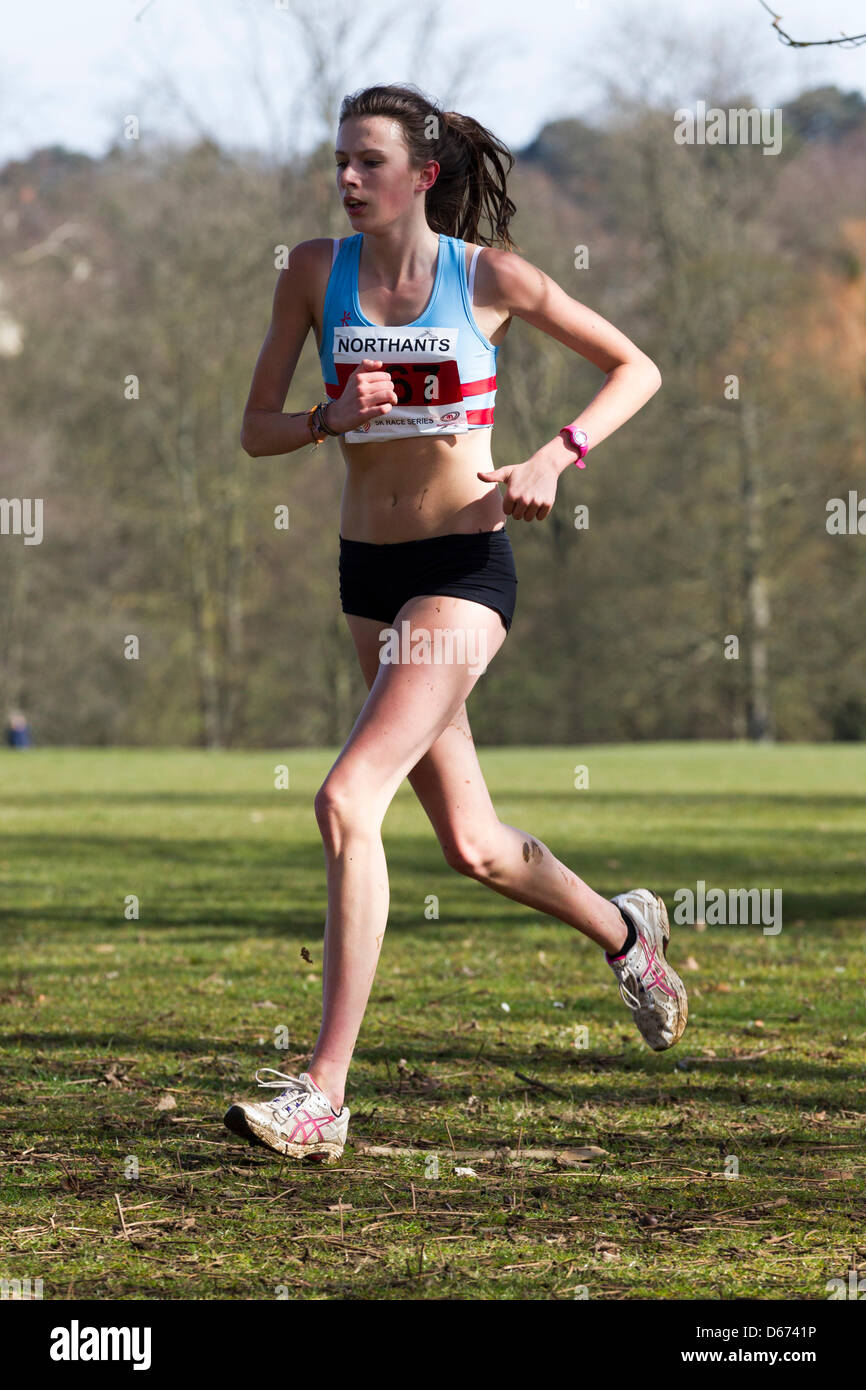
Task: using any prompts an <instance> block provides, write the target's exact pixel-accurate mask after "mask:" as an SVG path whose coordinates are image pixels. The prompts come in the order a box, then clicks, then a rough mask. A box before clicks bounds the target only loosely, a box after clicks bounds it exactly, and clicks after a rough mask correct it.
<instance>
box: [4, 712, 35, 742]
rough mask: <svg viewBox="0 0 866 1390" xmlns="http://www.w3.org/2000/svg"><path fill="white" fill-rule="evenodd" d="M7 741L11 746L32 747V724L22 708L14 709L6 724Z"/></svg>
mask: <svg viewBox="0 0 866 1390" xmlns="http://www.w3.org/2000/svg"><path fill="white" fill-rule="evenodd" d="M6 742H7V743H8V744H9V747H10V748H30V747H31V746H32V740H31V738H30V725H29V724H28V723H27V720H26V718H25V716H24V715H23V714H22V712H21V710H20V709H14V710H12V712H11V714H10V715H9V722H8V723H7V725H6Z"/></svg>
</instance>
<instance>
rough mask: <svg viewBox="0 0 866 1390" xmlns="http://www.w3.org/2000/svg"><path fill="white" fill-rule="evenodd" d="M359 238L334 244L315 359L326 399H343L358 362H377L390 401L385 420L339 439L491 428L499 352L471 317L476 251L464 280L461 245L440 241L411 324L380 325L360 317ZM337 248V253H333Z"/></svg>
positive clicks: (445, 239) (357, 235)
mask: <svg viewBox="0 0 866 1390" xmlns="http://www.w3.org/2000/svg"><path fill="white" fill-rule="evenodd" d="M362 240H363V232H356V233H355V235H354V236H350V237H347V238H346V239H345V241H344V242H343V244H342V245H340V243H339V241H338V240H335V241H334V250H333V256H332V259H331V274H330V278H329V280H328V288H327V291H326V293H325V307H324V312H323V323H322V346H321V348H320V350H319V360H320V362H321V364H322V378H323V380H324V383H325V391H326V393H327V396H328V399H329V400H336V399H337V397H338V396H340V395H342V393H343V390H344V388H345V385H346V382H347V380H348V378H349V377H350V376H351V374H352V372H353V371H354V370H355V368H356V367H357V365H358V363H359V362H362V361H363V360H364V358H365V357H367V358H370V359H372V360H373V361H377V362H382V364H383V367H382V370H383V371H387V372H389V373H390V376H391V380H392V381H393V383H394V391H395V393H396V395H397V401H398V404H397V405H392V407H391V411H390V413H389V414H387V415H380V416H378V417H377V418H376V419H373V420H368V421H367V422H366V424H363V425H360V426H359V427H358V429H355V430H349V431H348V433H347V434H344V435H343V438H344V439H346V440H347V441H348V442H349V443H350V444H365V443H368V442H369V441H370V440H372V439H404V438H407V437H409V436H412V435H416V436H417V435H419V434H465V433H466V431H467V430H472V429H492V427H493V409H494V404H495V400H496V358H497V355H498V353H499V348H498V347H494V346H493V344H492V343H490V342H488V340H487V339H486V338H485V337H484V334H483V333H482V332H481V330H480V329H479V328H478V325H477V324H476V322H475V320H474V318H473V317H472V288H473V285H474V283H475V266H476V262H477V260H478V253H479V251H480V250H481V249H482V248H481V247H477V248H476V250H475V252H474V254H473V256H472V264H471V266H470V270H469V278H468V282H467V277H466V243H465V241H463V240H462V239H461V238H460V237H452V236H446V235H445V234H444V233H440V235H439V256H438V260H437V265H436V278H435V280H434V282H433V293H432V294H431V296H430V300H429V303H428V304H427V307H426V309H425V310H424V313H423V314H422V315H421V317H420V318H419V319H415V320H414V322H413V323H404V324H398V325H393V326H388V325H385V326H380V325H379V324H374V323H371V322H370V320H369V319H367V318H365V317H364V315H363V314H362V313H361V306H360V304H359V302H358V263H359V259H360V255H361V243H362ZM338 247H339V251H338V249H337V248H338Z"/></svg>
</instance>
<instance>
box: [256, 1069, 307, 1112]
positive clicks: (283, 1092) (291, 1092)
mask: <svg viewBox="0 0 866 1390" xmlns="http://www.w3.org/2000/svg"><path fill="white" fill-rule="evenodd" d="M266 1071H269V1072H270V1073H271V1075H272V1076H275V1077H277V1080H276V1081H262V1080H261V1079H260V1075H259V1073H264V1072H266ZM256 1081H258V1083H259V1085H260V1086H266V1087H279V1088H280V1094H279V1095H278V1096H274V1098H273V1100H267V1101H265V1102H264V1103H265V1105H273V1106H283V1105H284V1104H285V1102H286V1100H287V1099H288V1098H289V1096H292V1097H293V1098H294V1099H296V1100H297V1101H298V1102H300V1101H301V1100H302V1099H303V1097H304V1096H306V1095H309V1094H310V1089H309V1087H308V1086H307V1084H306V1083H305V1082H303V1081H301V1079H300V1077H297V1076H288V1075H287V1074H286V1073H285V1072H282V1071H277V1070H276V1068H274V1067H260V1068H259V1070H258V1071H257V1072H256ZM286 1082H288V1083H289V1084H288V1086H287V1085H286Z"/></svg>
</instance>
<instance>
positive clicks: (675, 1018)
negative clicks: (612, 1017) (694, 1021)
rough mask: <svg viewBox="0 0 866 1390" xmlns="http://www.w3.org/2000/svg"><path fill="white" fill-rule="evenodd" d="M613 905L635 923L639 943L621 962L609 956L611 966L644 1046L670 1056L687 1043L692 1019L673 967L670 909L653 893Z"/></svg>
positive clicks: (637, 891)
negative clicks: (686, 1031) (668, 1050)
mask: <svg viewBox="0 0 866 1390" xmlns="http://www.w3.org/2000/svg"><path fill="white" fill-rule="evenodd" d="M611 902H613V903H616V905H617V907H618V908H620V910H621V911H623V912H624V913H625V914H626V916H627V917H628V918H630V919H631V921H632V922H633V923H634V926H635V931H636V932H637V941H636V942H635V944H634V945H633V946H632V948H631V950H630V951H626V952H624V954H623V955H621V956H611V955H610V954H609V953H608V952H607V951H605V953H604V955H605V960H606V961H607V963H608V965H609V966H610V968H611V970H612V971H613V973H614V974H615V975H616V977H617V979H618V980H619V992H620V994H621V996H622V1000H623V1003H624V1004H625V1005H626V1006H627V1007H628V1008H629V1009H630V1010H631V1016H632V1018H633V1019H634V1021H635V1023H636V1024H637V1026H638V1030H639V1032H640V1034H641V1036H642V1037H643V1039H644V1042H646V1043H648V1044H649V1046H650V1047H651V1048H652V1049H653V1051H654V1052H664V1050H665V1048H668V1047H673V1045H674V1043H675V1042H678V1041H679V1039H680V1038H681V1037H682V1035H683V1031H684V1029H685V1026H686V1020H687V1018H688V1016H689V1000H688V995H687V994H686V987H685V985H684V984H683V982H682V980H681V979H680V977H679V975H678V974H677V972H676V971H675V970H674V968H673V966H671V965H669V964H668V961H667V949H668V940H669V938H670V934H671V929H670V924H669V922H668V914H667V908H666V907H665V905H664V903H663V901H662V899H661V898H660V897H659V896H658V894H657V893H651V892H650V890H649V889H648V888H632V889H631V890H630V891H629V892H628V893H620V894H619V895H618V896H617V897H615V898H611Z"/></svg>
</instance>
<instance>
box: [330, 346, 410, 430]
mask: <svg viewBox="0 0 866 1390" xmlns="http://www.w3.org/2000/svg"><path fill="white" fill-rule="evenodd" d="M381 368H382V363H381V362H373V361H371V360H370V358H368V357H365V358H364V360H363V362H359V363H358V365H357V367H356V368H355V370H354V371H353V373H352V375H351V376H350V377H349V379H348V381H347V382H346V385H345V386H344V387H343V394H342V395H341V396H340V397H339V398H338V399H337V400H335V401H331V403H330V405H329V406H328V408H327V411H326V413H325V419H326V420H327V423H328V424H329V425H330V427H331V429H332V430H336V431H337V432H338V433H339V434H346V433H347V431H348V430H356V429H357V428H358V426H359V425H363V424H365V423H366V421H367V420H375V419H376V417H377V416H379V415H387V414H388V412H389V411H390V409H391V406H392V405H396V404H397V393H396V392H395V390H394V383H393V382H392V380H391V377H390V376H389V374H388V372H383V371H382V370H381Z"/></svg>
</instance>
